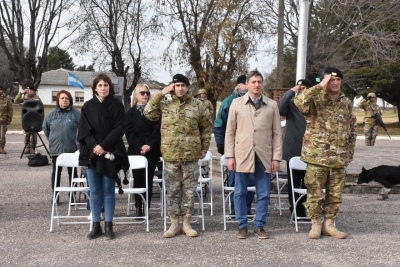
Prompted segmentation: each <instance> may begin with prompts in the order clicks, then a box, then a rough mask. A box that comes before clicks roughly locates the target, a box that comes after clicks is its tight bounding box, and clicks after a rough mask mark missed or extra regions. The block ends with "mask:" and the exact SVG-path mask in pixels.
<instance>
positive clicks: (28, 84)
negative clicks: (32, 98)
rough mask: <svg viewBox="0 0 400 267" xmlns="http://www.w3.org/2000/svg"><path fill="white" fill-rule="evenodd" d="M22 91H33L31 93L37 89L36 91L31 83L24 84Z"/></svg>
mask: <svg viewBox="0 0 400 267" xmlns="http://www.w3.org/2000/svg"><path fill="white" fill-rule="evenodd" d="M24 89H31V90H33V91H36V90H37V89H36V87H35V86H34V85H33V83H31V82H26V83H25V88H24Z"/></svg>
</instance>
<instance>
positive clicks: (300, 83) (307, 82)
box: [296, 79, 312, 88]
mask: <svg viewBox="0 0 400 267" xmlns="http://www.w3.org/2000/svg"><path fill="white" fill-rule="evenodd" d="M296 84H297V85H303V86H305V87H308V88H310V87H312V84H311V83H310V81H309V80H306V79H300V80H298V81H297V83H296Z"/></svg>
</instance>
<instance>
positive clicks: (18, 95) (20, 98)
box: [14, 92, 40, 104]
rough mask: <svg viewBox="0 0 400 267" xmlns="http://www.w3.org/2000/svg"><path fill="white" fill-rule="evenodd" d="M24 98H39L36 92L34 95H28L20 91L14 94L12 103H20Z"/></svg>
mask: <svg viewBox="0 0 400 267" xmlns="http://www.w3.org/2000/svg"><path fill="white" fill-rule="evenodd" d="M25 100H40V97H39V96H38V95H36V94H35V96H34V97H29V96H28V94H21V92H18V94H17V95H16V96H15V99H14V103H15V104H20V103H22V102H24V101H25Z"/></svg>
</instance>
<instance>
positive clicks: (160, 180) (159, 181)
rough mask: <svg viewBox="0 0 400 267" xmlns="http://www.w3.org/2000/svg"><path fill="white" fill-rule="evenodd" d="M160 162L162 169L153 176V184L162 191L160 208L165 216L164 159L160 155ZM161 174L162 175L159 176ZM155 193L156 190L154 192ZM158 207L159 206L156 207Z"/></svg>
mask: <svg viewBox="0 0 400 267" xmlns="http://www.w3.org/2000/svg"><path fill="white" fill-rule="evenodd" d="M159 162H161V166H162V167H161V168H162V169H161V170H158V171H156V172H155V173H154V178H153V186H156V187H157V188H158V190H159V191H160V210H161V216H164V197H165V196H164V190H163V184H164V159H163V158H162V157H160V160H159ZM158 176H161V177H158ZM153 195H154V192H153ZM155 209H157V208H155Z"/></svg>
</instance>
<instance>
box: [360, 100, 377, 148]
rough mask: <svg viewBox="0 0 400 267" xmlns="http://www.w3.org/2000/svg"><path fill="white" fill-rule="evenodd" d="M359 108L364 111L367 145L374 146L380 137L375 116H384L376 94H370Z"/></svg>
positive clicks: (361, 102)
mask: <svg viewBox="0 0 400 267" xmlns="http://www.w3.org/2000/svg"><path fill="white" fill-rule="evenodd" d="M358 107H359V108H362V109H363V110H364V135H365V145H366V146H374V145H375V139H376V136H377V135H378V124H377V122H376V120H375V114H379V115H382V111H381V108H380V107H379V106H378V105H377V104H376V94H375V93H369V94H368V95H367V99H363V100H361V101H360V103H358Z"/></svg>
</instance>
